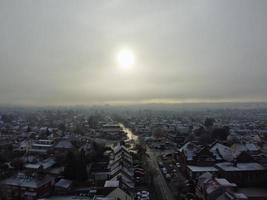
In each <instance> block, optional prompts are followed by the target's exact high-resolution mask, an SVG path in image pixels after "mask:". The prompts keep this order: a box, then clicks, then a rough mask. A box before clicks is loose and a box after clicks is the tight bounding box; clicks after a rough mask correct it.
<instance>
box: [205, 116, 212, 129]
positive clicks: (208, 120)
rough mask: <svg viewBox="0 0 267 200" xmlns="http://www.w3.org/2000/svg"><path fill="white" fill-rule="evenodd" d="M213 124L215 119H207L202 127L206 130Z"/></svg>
mask: <svg viewBox="0 0 267 200" xmlns="http://www.w3.org/2000/svg"><path fill="white" fill-rule="evenodd" d="M214 122H215V119H213V118H207V119H206V120H205V122H204V125H205V127H206V128H210V127H212V126H213V124H214Z"/></svg>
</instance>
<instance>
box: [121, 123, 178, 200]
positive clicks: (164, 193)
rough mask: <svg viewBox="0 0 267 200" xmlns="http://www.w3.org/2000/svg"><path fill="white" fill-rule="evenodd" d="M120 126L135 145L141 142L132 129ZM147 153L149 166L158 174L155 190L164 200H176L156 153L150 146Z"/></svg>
mask: <svg viewBox="0 0 267 200" xmlns="http://www.w3.org/2000/svg"><path fill="white" fill-rule="evenodd" d="M120 126H121V127H122V129H123V130H124V131H125V132H126V133H127V137H128V139H130V140H133V142H134V143H136V142H137V141H138V140H139V138H138V136H137V135H135V134H134V133H133V132H132V131H131V130H130V129H128V128H126V127H125V126H124V125H123V124H120ZM146 153H147V154H148V155H149V158H147V161H148V164H149V165H150V167H151V168H152V169H155V170H156V174H155V176H154V177H153V182H154V186H155V187H156V188H155V189H156V190H157V191H160V193H161V197H162V200H175V198H174V196H173V194H172V192H171V190H170V188H169V186H168V185H167V183H166V180H165V178H164V177H163V175H162V173H161V171H160V168H159V165H158V162H157V157H156V155H155V153H154V152H153V151H152V150H151V149H150V148H149V147H148V146H146Z"/></svg>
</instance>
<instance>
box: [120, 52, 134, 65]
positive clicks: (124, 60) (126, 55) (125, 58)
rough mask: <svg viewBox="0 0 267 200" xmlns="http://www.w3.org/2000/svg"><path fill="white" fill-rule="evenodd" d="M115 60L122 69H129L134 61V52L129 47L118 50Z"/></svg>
mask: <svg viewBox="0 0 267 200" xmlns="http://www.w3.org/2000/svg"><path fill="white" fill-rule="evenodd" d="M117 62H118V64H119V67H120V68H122V69H130V68H131V67H132V66H133V65H134V62H135V56H134V53H133V52H132V51H131V50H129V49H124V50H121V51H119V53H118V55H117Z"/></svg>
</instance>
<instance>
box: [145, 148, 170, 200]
mask: <svg viewBox="0 0 267 200" xmlns="http://www.w3.org/2000/svg"><path fill="white" fill-rule="evenodd" d="M147 154H148V155H149V158H148V163H149V165H150V166H151V167H152V168H154V169H155V170H156V172H157V173H156V175H155V176H154V178H153V181H154V186H155V187H156V189H157V190H159V191H160V193H161V195H162V199H163V200H175V198H174V196H173V194H172V192H171V190H170V188H169V186H168V185H167V183H166V180H165V178H164V177H163V175H162V173H161V171H160V168H159V165H158V162H157V158H156V156H155V154H154V153H153V151H152V150H151V149H150V148H149V147H147Z"/></svg>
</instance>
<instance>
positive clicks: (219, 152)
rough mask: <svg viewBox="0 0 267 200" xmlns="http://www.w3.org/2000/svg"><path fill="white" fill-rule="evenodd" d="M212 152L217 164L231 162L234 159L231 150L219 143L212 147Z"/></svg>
mask: <svg viewBox="0 0 267 200" xmlns="http://www.w3.org/2000/svg"><path fill="white" fill-rule="evenodd" d="M210 152H212V153H213V156H214V157H215V159H216V161H217V162H223V161H227V162H231V161H233V159H234V157H233V154H232V150H231V148H230V147H228V146H226V145H223V144H220V143H218V142H216V143H215V144H214V145H212V146H211V148H210Z"/></svg>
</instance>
